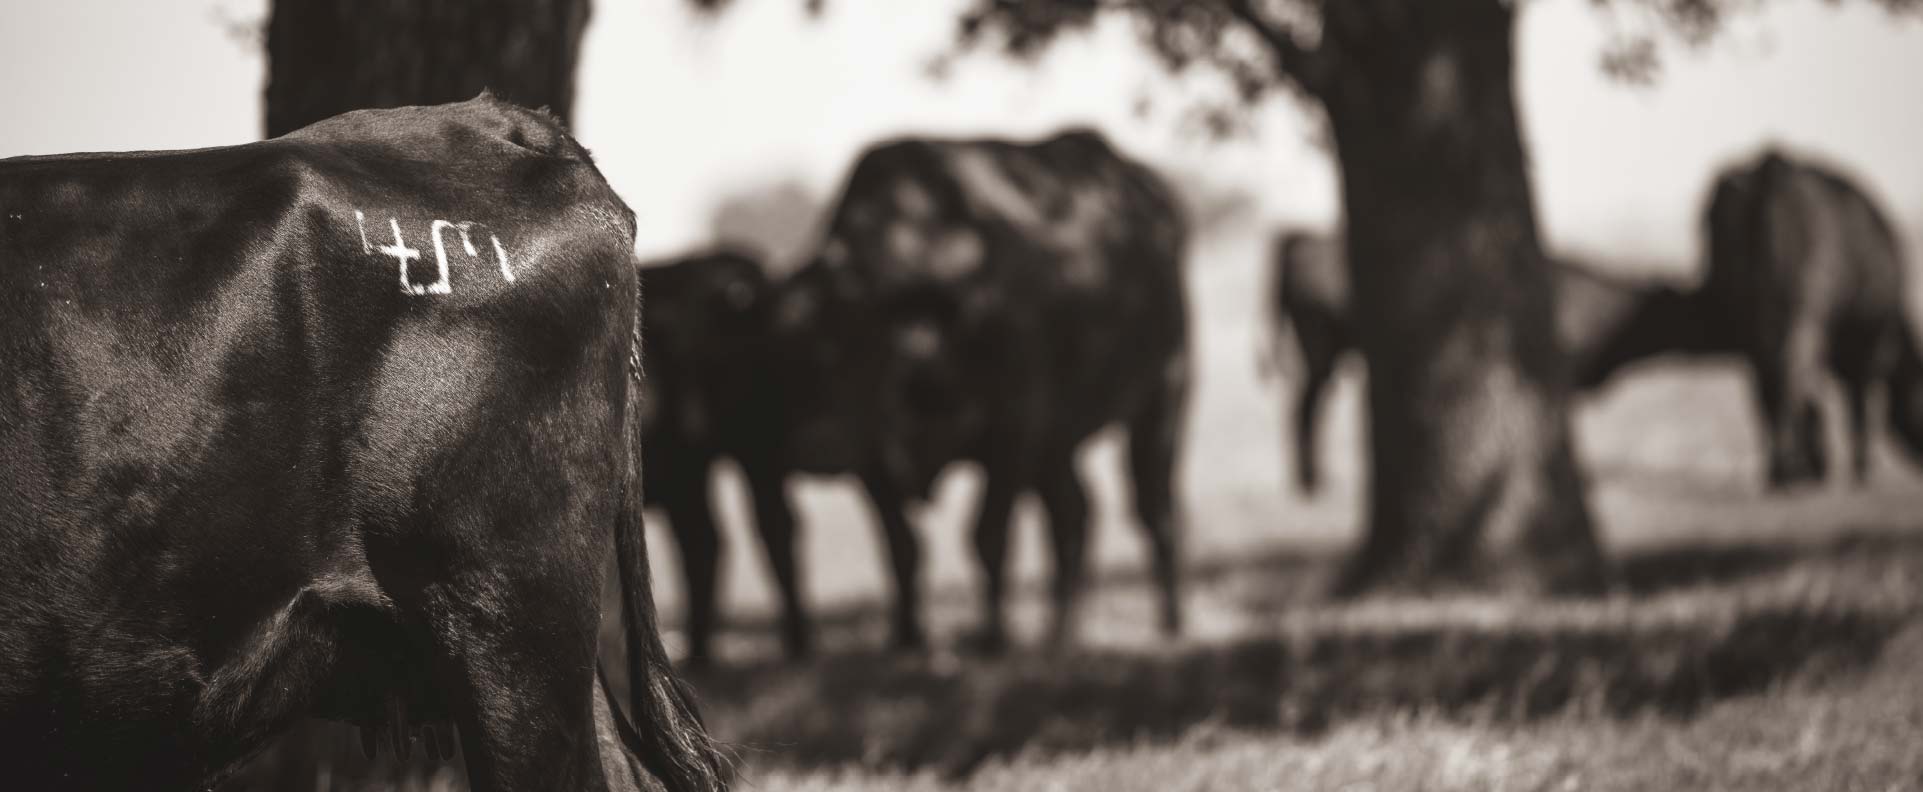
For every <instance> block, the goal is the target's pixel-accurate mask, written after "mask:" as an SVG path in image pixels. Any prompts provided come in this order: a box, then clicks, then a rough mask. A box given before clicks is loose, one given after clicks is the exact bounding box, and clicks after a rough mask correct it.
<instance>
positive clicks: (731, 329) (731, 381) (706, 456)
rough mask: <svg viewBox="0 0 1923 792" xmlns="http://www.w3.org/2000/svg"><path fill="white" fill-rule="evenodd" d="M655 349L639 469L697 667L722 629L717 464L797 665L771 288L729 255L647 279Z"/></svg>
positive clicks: (651, 271)
mask: <svg viewBox="0 0 1923 792" xmlns="http://www.w3.org/2000/svg"><path fill="white" fill-rule="evenodd" d="M641 293H642V295H643V300H644V301H645V302H646V305H647V308H646V310H645V311H644V312H643V332H642V334H643V336H644V337H645V338H646V339H647V351H646V360H647V375H646V378H645V380H644V381H645V383H646V386H647V388H648V390H649V392H650V393H651V394H652V395H653V398H650V399H648V400H646V402H645V404H646V409H645V410H644V412H643V418H642V439H641V453H642V458H643V460H644V461H643V463H642V466H641V469H642V471H643V475H644V477H645V479H644V480H645V481H646V485H645V487H644V490H645V491H646V493H647V498H648V503H649V505H658V506H661V507H662V508H663V509H664V510H665V511H666V512H667V514H668V522H669V526H670V527H671V528H672V529H673V531H674V536H675V539H676V541H677V543H678V544H679V545H680V548H681V558H682V569H683V570H684V572H685V574H684V579H685V580H686V581H687V587H688V606H687V607H688V616H687V625H688V645H689V647H688V648H689V651H688V656H689V661H690V662H691V663H695V664H705V663H706V662H707V661H708V660H709V657H710V649H711V647H710V642H711V638H712V636H713V633H714V628H715V589H716V583H717V572H718V569H719V566H720V554H721V532H720V530H719V529H718V528H717V526H716V525H715V521H714V513H713V510H712V509H711V508H710V503H709V481H710V474H711V473H712V470H713V467H714V464H715V461H716V460H717V459H720V458H724V457H725V458H731V459H733V460H734V461H735V463H736V464H738V465H739V466H740V467H741V470H742V473H743V475H744V478H746V480H747V483H748V489H749V492H750V495H751V497H752V501H753V505H754V513H755V525H756V526H757V527H758V528H759V530H760V533H761V536H762V540H763V545H764V547H765V548H766V550H767V554H768V561H769V564H770V565H771V566H772V567H773V568H774V572H775V580H776V584H777V588H778V589H779V591H780V594H781V601H782V607H783V614H784V617H785V618H784V622H783V625H784V628H783V633H782V634H783V642H784V645H785V646H786V648H787V651H788V653H789V655H790V656H791V657H800V656H802V655H805V654H807V653H808V648H809V635H808V626H807V614H806V612H805V610H804V609H803V607H802V603H801V593H800V591H801V587H800V581H799V580H798V575H797V572H796V564H795V556H794V553H795V551H794V535H795V529H794V525H795V522H794V516H793V515H794V513H793V507H792V506H791V505H790V503H789V500H788V496H787V491H786V488H785V486H784V480H785V477H786V473H787V471H788V464H789V463H788V462H787V460H786V456H785V455H784V448H785V447H784V440H785V437H786V431H787V429H786V424H785V423H784V420H785V417H786V416H785V414H784V413H783V412H782V409H781V399H782V398H783V396H782V394H783V390H784V389H783V388H782V387H781V384H780V383H779V382H778V381H777V379H776V375H777V373H778V370H777V367H776V366H775V365H774V361H773V359H772V358H771V357H770V355H771V354H772V349H771V336H770V332H771V328H770V325H769V322H768V310H769V307H770V305H771V304H772V303H773V296H774V285H773V284H772V283H770V282H769V280H768V277H767V275H766V274H765V272H764V271H763V269H762V268H761V265H760V264H759V263H758V262H756V261H755V260H754V259H752V258H749V257H747V256H745V255H742V254H739V253H734V252H730V251H715V252H710V253H705V254H701V255H695V256H689V257H687V258H683V259H680V260H676V261H671V262H667V263H664V264H659V265H655V266H648V267H644V268H643V269H642V270H641Z"/></svg>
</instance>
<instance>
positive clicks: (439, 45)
mask: <svg viewBox="0 0 1923 792" xmlns="http://www.w3.org/2000/svg"><path fill="white" fill-rule="evenodd" d="M587 21H588V0H381V2H356V0H274V4H273V13H272V16H271V18H270V20H269V21H268V26H267V64H268V65H267V136H268V137H276V136H279V135H283V134H286V133H288V132H292V131H294V130H296V129H299V128H301V127H303V126H306V125H308V124H311V123H313V122H315V121H319V120H321V119H324V118H328V117H331V116H334V115H338V114H340V113H344V112H346V111H349V110H358V109H361V108H368V107H398V106H401V105H414V104H441V103H444V102H456V101H462V100H466V99H472V98H474V96H475V94H478V93H480V92H481V89H483V88H486V89H489V90H492V91H493V92H494V94H495V95H496V96H499V97H501V98H503V99H506V100H508V101H511V102H514V103H516V104H520V105H524V106H527V107H543V106H545V107H547V108H548V109H550V110H551V111H553V113H554V114H555V115H556V116H558V117H560V118H561V119H562V120H563V121H566V120H568V118H569V114H570V113H571V112H572V111H573V105H574V64H575V61H577V60H578V59H579V56H580V52H581V34H582V32H583V31H584V30H585V29H586V28H587Z"/></svg>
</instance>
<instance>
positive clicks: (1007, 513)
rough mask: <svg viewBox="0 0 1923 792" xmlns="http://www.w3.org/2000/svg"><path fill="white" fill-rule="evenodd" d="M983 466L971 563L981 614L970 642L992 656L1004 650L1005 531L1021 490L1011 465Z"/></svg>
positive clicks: (1006, 533)
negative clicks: (977, 574) (977, 575)
mask: <svg viewBox="0 0 1923 792" xmlns="http://www.w3.org/2000/svg"><path fill="white" fill-rule="evenodd" d="M983 467H984V473H986V476H985V477H984V478H985V479H986V481H985V482H984V483H983V487H982V499H981V503H980V504H979V505H978V506H977V507H976V508H977V509H978V511H977V512H976V514H975V560H976V562H977V563H978V564H980V566H981V574H982V592H981V594H982V613H981V626H980V627H979V628H977V629H976V632H975V635H974V636H973V643H974V644H975V646H976V648H977V649H980V650H981V651H984V652H990V653H994V652H1000V651H1002V650H1003V649H1006V648H1007V647H1008V626H1007V619H1006V616H1005V614H1004V610H1005V607H1006V604H1007V600H1008V596H1007V595H1008V592H1007V585H1008V528H1009V520H1010V518H1011V517H1013V515H1014V511H1015V496H1016V495H1017V494H1019V493H1020V491H1021V488H1020V486H1019V485H1018V483H1017V480H1018V477H1017V476H1015V475H1013V471H1012V467H1013V466H1012V465H1008V464H1002V465H996V464H989V465H984V466H983Z"/></svg>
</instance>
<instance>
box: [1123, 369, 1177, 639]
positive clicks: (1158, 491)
mask: <svg viewBox="0 0 1923 792" xmlns="http://www.w3.org/2000/svg"><path fill="white" fill-rule="evenodd" d="M1187 405H1188V370H1187V361H1186V360H1185V359H1184V356H1182V355H1179V354H1178V355H1176V356H1174V357H1173V358H1172V359H1171V360H1170V361H1169V363H1168V370H1167V373H1166V376H1165V382H1164V383H1163V384H1162V387H1161V388H1160V390H1159V391H1158V392H1157V394H1156V396H1155V397H1154V398H1152V399H1150V400H1149V402H1148V404H1146V405H1145V406H1144V407H1143V409H1142V410H1141V411H1140V412H1138V413H1137V414H1136V415H1135V416H1134V418H1132V419H1131V420H1130V421H1129V424H1128V462H1129V473H1130V477H1131V478H1133V479H1134V484H1135V515H1136V518H1137V519H1139V520H1141V523H1142V532H1143V535H1144V537H1145V538H1147V540H1148V546H1149V553H1150V557H1151V560H1152V562H1153V563H1154V568H1155V582H1156V586H1157V587H1158V589H1159V591H1160V594H1161V600H1162V602H1161V606H1162V608H1161V610H1162V613H1161V626H1162V632H1163V633H1165V634H1168V635H1174V634H1176V633H1179V632H1181V629H1182V605H1181V591H1180V575H1181V538H1182V532H1183V531H1182V517H1181V513H1180V506H1179V504H1177V503H1176V500H1175V476H1176V455H1177V454H1178V453H1180V449H1181V445H1182V426H1183V413H1184V411H1185V410H1186V408H1187Z"/></svg>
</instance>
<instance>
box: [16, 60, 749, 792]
mask: <svg viewBox="0 0 1923 792" xmlns="http://www.w3.org/2000/svg"><path fill="white" fill-rule="evenodd" d="M633 233H634V219H633V215H632V213H631V212H629V211H628V209H627V208H626V206H625V205H624V204H622V202H621V201H620V199H619V198H618V197H617V196H616V195H615V194H614V193H613V192H612V191H611V190H610V189H609V188H608V185H607V183H606V182H605V181H603V180H602V178H601V176H600V174H599V172H598V171H597V170H596V169H595V167H594V166H593V163H592V162H591V161H590V160H589V158H588V155H587V152H586V151H584V150H583V149H582V148H581V147H580V146H579V145H577V144H576V143H575V142H574V141H573V140H571V139H570V138H568V136H567V135H566V134H565V133H564V132H563V131H562V130H561V128H560V126H559V125H558V124H557V123H556V122H555V121H554V120H553V119H551V118H550V117H548V116H546V115H545V114H541V113H535V112H530V111H526V110H521V109H518V108H514V107H512V106H509V105H507V104H504V103H501V102H498V101H495V100H493V99H491V98H488V97H485V96H483V97H482V98H480V99H476V100H473V101H470V102H465V103H461V104H456V105H448V106H442V107H415V108H401V109H395V110H381V111H363V112H355V113H349V114H346V115H343V116H339V117H337V118H334V119H330V120H328V121H324V122H321V123H318V124H315V125H313V126H310V127H307V128H305V129H302V130H300V131H298V132H295V133H292V134H289V135H286V136H284V137H281V138H277V139H274V140H269V141H266V142H262V143H253V144H248V145H242V146H233V147H227V148H213V149H202V150H198V151H181V152H158V153H136V154H91V155H72V156H56V157H28V158H20V159H12V160H6V161H0V740H3V741H4V743H5V744H6V746H7V749H6V750H5V751H0V778H5V779H6V783H8V784H9V785H13V786H15V787H17V788H20V789H50V790H67V789H133V788H165V789H176V788H186V787H196V788H198V787H202V786H211V785H213V784H214V783H216V782H217V781H218V780H219V779H220V778H222V777H223V776H224V775H226V774H227V773H229V772H231V771H232V770H233V769H234V768H235V767H236V766H237V765H238V764H239V763H240V762H242V761H244V760H245V759H246V757H248V756H249V755H250V754H251V753H252V752H253V751H255V750H257V749H258V748H259V747H260V746H261V745H262V744H263V742H264V741H265V740H267V739H268V738H269V737H270V736H272V735H273V734H275V733H276V732H278V731H281V730H282V729H284V728H285V727H287V726H288V725H290V724H291V723H292V722H293V721H295V720H297V719H299V718H302V717H307V716H316V717H323V718H328V719H333V720H339V721H346V722H351V723H357V724H359V725H360V726H361V728H362V729H363V734H364V735H367V736H370V737H376V736H378V737H385V738H388V739H390V740H391V741H392V744H393V746H394V748H395V749H396V750H397V751H402V752H405V751H406V750H408V745H409V743H410V735H413V734H417V733H419V732H420V731H421V730H422V729H423V728H424V727H431V726H436V725H439V724H443V723H448V722H451V723H454V724H457V725H458V726H459V734H460V739H461V746H462V748H463V749H464V751H465V757H466V759H467V762H468V771H469V775H470V778H471V779H472V780H473V782H474V785H475V787H476V788H479V789H503V790H533V789H543V790H545V789H603V788H606V787H607V785H608V783H609V781H610V779H609V778H607V776H606V770H607V769H619V768H620V767H621V766H622V765H624V764H627V765H628V766H630V767H631V766H632V763H631V762H625V761H616V760H612V759H610V757H608V756H607V755H605V752H604V750H603V749H604V747H605V746H606V745H607V744H608V743H607V742H605V739H606V737H607V735H608V734H609V732H610V728H611V727H612V730H613V731H614V732H615V733H616V737H617V738H619V741H620V743H621V744H622V745H623V747H624V752H625V753H630V754H633V758H634V760H635V761H638V762H639V764H640V765H641V766H643V767H645V768H646V769H647V770H648V771H649V772H651V773H652V774H654V775H656V776H657V777H659V778H660V779H662V780H663V781H664V782H665V783H666V785H667V786H668V787H669V788H670V789H675V790H712V789H720V788H722V786H723V783H722V781H721V780H720V770H719V768H718V763H717V761H716V754H715V751H714V748H713V746H712V745H711V743H710V742H709V741H708V738H707V737H706V736H705V734H704V733H703V731H702V728H701V725H700V723H699V721H698V719H697V717H696V715H695V712H694V710H693V708H692V705H691V702H690V701H689V700H688V699H687V697H686V694H685V693H684V692H683V691H682V688H680V687H679V683H678V682H677V681H676V680H675V679H674V677H673V675H672V673H671V669H670V668H669V666H668V664H667V660H666V657H665V653H664V652H663V651H662V649H661V645H660V640H659V635H658V634H657V632H656V626H655V623H654V605H653V601H652V598H651V597H652V595H651V594H650V592H649V581H648V571H647V570H648V566H647V551H646V547H645V545H644V542H643V539H642V536H641V532H640V530H639V525H640V507H641V496H640V492H639V491H638V489H639V482H638V480H637V475H638V474H637V472H636V470H635V463H634V460H633V459H632V454H631V453H630V450H631V447H632V446H631V445H630V442H629V441H628V440H626V439H625V438H626V437H628V436H629V433H631V432H638V424H639V420H638V418H637V417H636V416H635V415H634V413H635V412H636V407H637V405H636V401H637V400H638V399H637V398H636V395H635V375H636V374H637V372H636V371H635V370H634V366H635V365H637V364H638V358H637V357H636V355H637V351H638V342H639V339H638V332H639V324H638V314H637V299H636V285H637V284H636V282H635V274H634V267H633V266H632V263H631V260H632V254H631V253H630V246H631V244H632V239H633ZM611 548H612V549H613V550H614V551H615V552H617V553H618V564H617V567H618V568H619V569H620V571H621V582H622V584H623V589H624V590H625V597H624V607H623V612H624V615H625V616H626V618H627V620H628V649H629V655H630V657H629V662H630V666H629V677H630V680H631V682H632V687H633V690H634V695H633V698H632V701H631V702H630V706H631V708H632V710H633V712H634V714H635V716H637V718H638V721H639V722H638V726H639V728H638V729H636V728H632V726H631V725H630V724H627V723H626V721H625V719H624V718H623V717H621V715H620V713H619V710H618V709H611V710H609V711H608V713H606V715H605V716H601V715H597V711H598V709H599V708H601V707H608V706H611V704H612V702H608V701H599V702H597V701H596V698H597V697H598V696H602V695H605V693H606V690H605V686H604V685H601V684H600V683H599V682H598V680H597V674H596V663H595V657H596V651H595V640H596V628H597V626H598V624H599V605H598V603H599V599H598V597H599V592H600V590H601V588H600V575H601V570H602V569H603V563H604V562H605V561H606V560H607V557H608V553H609V552H610V550H611ZM597 724H599V725H598V727H597ZM435 731H439V730H438V729H437V730H435ZM439 742H440V741H439V740H437V739H430V742H429V747H430V749H431V750H434V751H435V753H437V754H438V753H442V752H443V751H441V750H440V748H441V746H440V745H439ZM447 748H449V749H450V750H451V745H450V746H447ZM614 780H615V781H616V782H617V785H620V784H622V783H623V782H631V781H632V780H633V779H631V778H627V779H622V778H617V779H614ZM629 785H631V784H629Z"/></svg>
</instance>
